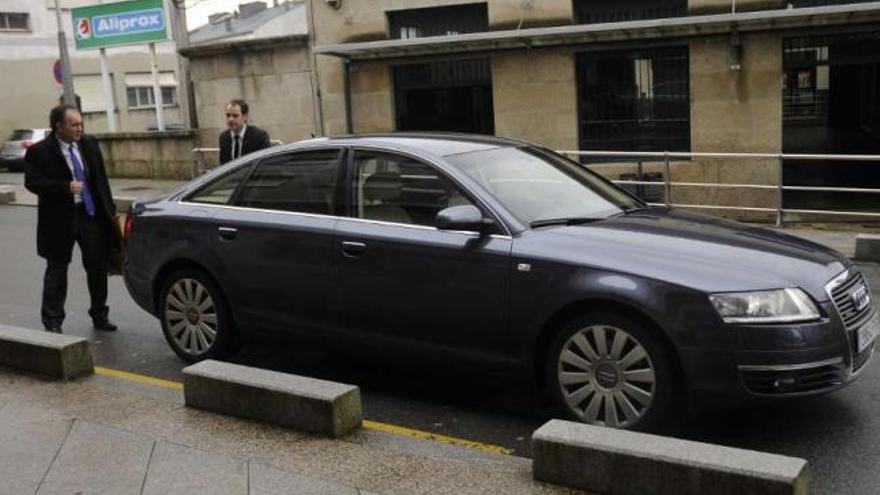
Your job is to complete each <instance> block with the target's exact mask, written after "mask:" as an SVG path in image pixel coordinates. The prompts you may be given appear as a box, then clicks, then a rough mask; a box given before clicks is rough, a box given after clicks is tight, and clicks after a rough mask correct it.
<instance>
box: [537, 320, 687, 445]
mask: <svg viewBox="0 0 880 495" xmlns="http://www.w3.org/2000/svg"><path fill="white" fill-rule="evenodd" d="M673 365H674V360H673V358H672V356H671V354H670V352H669V350H668V348H667V346H666V345H664V344H663V342H662V341H660V339H659V338H657V336H655V335H654V334H653V333H652V332H651V331H650V330H649V329H647V328H646V327H645V326H644V325H642V324H641V323H639V322H638V321H636V320H633V319H630V318H627V317H624V316H620V315H617V314H613V313H603V314H595V315H589V316H584V317H580V318H576V319H575V320H573V321H571V322H569V323H568V324H567V325H565V326H564V327H563V328H562V329H561V330H560V331H559V333H558V334H557V335H556V337H555V338H554V340H553V342H552V343H551V345H550V351H549V355H548V358H547V368H546V381H547V387H548V390H549V391H550V393H551V395H552V397H553V399H554V400H555V402H556V403H557V405H558V406H559V408H560V409H561V411H562V412H563V413H564V414H565V416H567V417H568V418H570V419H573V420H575V421H581V422H584V423H589V424H594V425H602V426H608V427H612V428H625V429H634V430H656V429H658V428H660V427H661V425H664V424H665V423H666V422H667V421H668V420H669V419H671V415H672V413H673V408H674V406H675V405H676V400H677V399H678V396H679V395H680V394H678V392H677V390H678V389H679V384H677V383H676V377H675V373H674V369H675V368H674V366H673Z"/></svg>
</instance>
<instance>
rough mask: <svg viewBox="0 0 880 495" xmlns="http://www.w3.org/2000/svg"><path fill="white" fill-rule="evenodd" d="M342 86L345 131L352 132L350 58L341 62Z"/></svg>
mask: <svg viewBox="0 0 880 495" xmlns="http://www.w3.org/2000/svg"><path fill="white" fill-rule="evenodd" d="M342 64H343V65H342V87H343V91H344V92H345V132H347V133H348V134H353V133H354V126H353V125H352V119H351V60H349V59H345V61H343V63H342Z"/></svg>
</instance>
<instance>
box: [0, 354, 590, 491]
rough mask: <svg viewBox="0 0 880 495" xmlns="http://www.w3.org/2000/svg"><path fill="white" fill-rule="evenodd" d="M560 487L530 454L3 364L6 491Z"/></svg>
mask: <svg viewBox="0 0 880 495" xmlns="http://www.w3.org/2000/svg"><path fill="white" fill-rule="evenodd" d="M34 493H35V494H39V495H48V494H75V493H90V494H92V493H106V494H113V495H117V494H161V495H173V494H187V495H188V494H196V493H211V494H227V493H228V494H241V495H244V494H249V495H250V494H260V495H281V494H311V495H324V494H327V495H331V494H332V495H367V494H371V493H374V494H380V493H400V494H404V493H406V494H421V493H424V494H429V493H430V494H471V493H472V494H493V493H497V494H533V495H534V494H556V493H578V492H573V491H570V490H566V489H562V488H559V487H554V486H552V485H546V484H542V483H538V482H535V481H533V480H532V474H531V462H530V461H529V460H527V459H523V458H518V457H513V456H506V455H501V454H491V453H486V452H482V451H478V450H474V449H468V448H464V447H456V446H451V445H444V444H438V443H435V442H430V441H422V440H416V439H411V438H407V437H402V436H397V435H393V434H389V433H383V432H378V431H372V430H367V429H364V430H361V431H359V432H358V433H355V434H353V435H350V436H349V437H345V438H343V439H341V440H332V439H329V438H324V437H318V436H312V435H308V434H304V433H299V432H295V431H292V430H287V429H283V428H278V427H273V426H269V425H265V424H259V423H255V422H250V421H244V420H238V419H234V418H229V417H225V416H221V415H217V414H212V413H207V412H203V411H198V410H194V409H190V408H187V407H186V406H184V404H183V396H182V392H180V391H179V390H172V389H168V388H164V387H161V386H157V385H148V384H142V383H135V382H132V381H129V380H125V379H120V378H115V377H109V376H101V375H96V376H92V377H89V378H84V379H79V380H76V381H73V382H68V383H59V382H50V381H45V380H43V379H40V378H35V377H32V376H27V375H23V374H20V373H18V372H15V371H11V370H9V369H4V368H0V495H6V494H9V495H21V494H34Z"/></svg>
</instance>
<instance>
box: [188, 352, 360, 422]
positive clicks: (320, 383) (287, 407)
mask: <svg viewBox="0 0 880 495" xmlns="http://www.w3.org/2000/svg"><path fill="white" fill-rule="evenodd" d="M183 395H184V399H185V401H186V405H187V406H190V407H195V408H198V409H205V410H207V411H212V412H217V413H221V414H227V415H230V416H237V417H239V418H246V419H253V420H256V421H262V422H265V423H271V424H274V425H279V426H285V427H289V428H294V429H297V430H303V431H308V432H312V433H320V434H324V435H330V436H332V437H341V436H344V435H347V434H348V433H350V432H352V431H353V430H355V429H356V428H359V427H360V426H361V422H362V421H363V417H364V416H363V409H362V405H361V392H360V389H359V388H358V387H356V386H354V385H345V384H342V383H336V382H328V381H324V380H318V379H315V378H308V377H303V376H297V375H290V374H286V373H278V372H275V371H267V370H262V369H257V368H250V367H247V366H240V365H237V364H230V363H223V362H220V361H211V360H208V361H202V362H201V363H198V364H195V365H192V366H189V367H187V368H184V370H183Z"/></svg>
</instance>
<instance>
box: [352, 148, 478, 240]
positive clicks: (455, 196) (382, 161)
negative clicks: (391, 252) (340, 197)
mask: <svg viewBox="0 0 880 495" xmlns="http://www.w3.org/2000/svg"><path fill="white" fill-rule="evenodd" d="M355 171H356V173H355V184H354V196H355V197H354V203H355V210H354V213H355V216H356V217H357V218H363V219H366V220H381V221H385V222H395V223H405V224H412V225H426V226H431V227H433V226H434V224H435V219H436V217H437V213H439V212H440V210H443V209H445V208H448V207H450V206H461V205H473V203H472V202H471V201H470V200H469V199H468V198H467V197H466V196H465V195H464V194H463V193H462V192H461V190H460V189H459V188H458V186H456V185H455V184H454V183H453V182H452V181H451V180H449V179H448V178H447V177H446V176H444V175H443V174H441V173H440V172H439V171H438V170H436V169H435V168H434V167H432V166H430V165H428V164H425V163H422V162H420V161H418V160H415V159H413V158H410V157H407V156H403V155H395V154H391V153H381V152H372V151H358V152H356V153H355Z"/></svg>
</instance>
